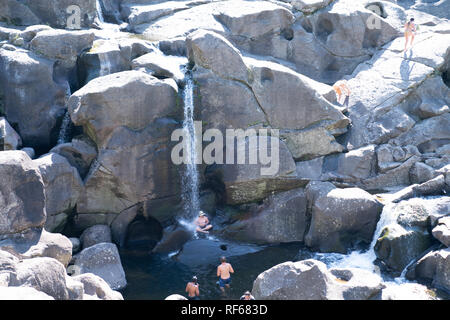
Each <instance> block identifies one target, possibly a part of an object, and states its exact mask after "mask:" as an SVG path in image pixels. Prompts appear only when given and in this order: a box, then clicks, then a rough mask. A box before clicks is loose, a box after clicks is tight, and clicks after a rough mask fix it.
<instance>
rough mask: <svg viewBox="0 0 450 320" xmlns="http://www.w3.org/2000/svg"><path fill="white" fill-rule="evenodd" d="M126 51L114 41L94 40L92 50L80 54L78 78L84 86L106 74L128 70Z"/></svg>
mask: <svg viewBox="0 0 450 320" xmlns="http://www.w3.org/2000/svg"><path fill="white" fill-rule="evenodd" d="M127 53H128V50H126V49H122V48H121V47H120V44H119V43H118V42H117V41H114V40H103V39H98V40H95V41H94V43H93V44H92V48H91V49H90V50H88V51H84V52H83V53H81V55H80V58H79V60H78V66H79V69H78V76H79V78H80V82H81V83H83V84H85V83H88V82H89V81H91V80H92V79H95V78H98V77H102V76H106V75H108V74H112V73H116V72H121V71H126V70H130V62H131V61H130V56H129V55H128V54H127Z"/></svg>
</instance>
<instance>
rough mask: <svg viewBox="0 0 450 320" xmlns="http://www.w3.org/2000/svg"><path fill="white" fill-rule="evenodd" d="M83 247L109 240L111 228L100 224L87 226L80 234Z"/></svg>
mask: <svg viewBox="0 0 450 320" xmlns="http://www.w3.org/2000/svg"><path fill="white" fill-rule="evenodd" d="M80 241H81V244H82V245H83V249H86V248H88V247H91V246H93V245H95V244H97V243H102V242H111V229H110V228H109V227H108V226H106V225H102V224H98V225H95V226H92V227H90V228H87V229H86V230H84V231H83V233H82V234H81V236H80Z"/></svg>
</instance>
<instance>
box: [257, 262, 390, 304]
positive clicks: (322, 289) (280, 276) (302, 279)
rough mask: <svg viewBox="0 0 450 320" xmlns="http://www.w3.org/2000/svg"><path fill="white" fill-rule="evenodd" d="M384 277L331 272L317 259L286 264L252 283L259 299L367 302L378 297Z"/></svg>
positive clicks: (270, 270)
mask: <svg viewBox="0 0 450 320" xmlns="http://www.w3.org/2000/svg"><path fill="white" fill-rule="evenodd" d="M383 288H384V285H383V284H382V282H381V278H380V277H379V276H378V275H376V274H373V273H371V272H369V271H365V270H362V269H351V268H350V269H330V270H327V267H326V265H325V264H324V263H322V262H319V261H316V260H312V259H311V260H303V261H298V262H285V263H282V264H279V265H276V266H275V267H272V268H271V269H269V270H266V271H264V272H263V273H261V274H260V275H259V276H258V277H257V278H256V280H255V281H254V283H253V289H252V294H253V295H254V296H255V298H256V299H258V300H368V299H371V298H374V297H376V296H378V295H379V294H380V293H381V290H382V289H383Z"/></svg>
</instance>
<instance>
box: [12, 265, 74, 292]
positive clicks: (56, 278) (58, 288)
mask: <svg viewBox="0 0 450 320" xmlns="http://www.w3.org/2000/svg"><path fill="white" fill-rule="evenodd" d="M65 277H66V270H65V269H64V266H63V265H62V264H61V263H60V262H58V261H56V260H55V259H52V258H34V259H25V260H23V261H22V262H20V263H19V264H17V271H16V279H15V280H14V281H13V283H12V284H11V285H12V286H24V287H33V288H34V289H36V290H38V291H41V292H44V293H46V294H48V295H49V296H51V297H53V298H54V299H55V300H67V299H68V297H69V296H68V292H67V287H66V278H65Z"/></svg>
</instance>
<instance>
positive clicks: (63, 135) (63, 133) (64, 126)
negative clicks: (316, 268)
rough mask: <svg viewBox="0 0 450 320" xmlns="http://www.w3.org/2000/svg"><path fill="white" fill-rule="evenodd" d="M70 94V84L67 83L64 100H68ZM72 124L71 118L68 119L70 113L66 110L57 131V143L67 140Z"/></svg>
mask: <svg viewBox="0 0 450 320" xmlns="http://www.w3.org/2000/svg"><path fill="white" fill-rule="evenodd" d="M71 95H72V92H71V91H70V86H69V85H68V84H67V88H66V101H67V100H69V98H70V96H71ZM71 125H72V120H71V119H70V113H69V111H67V110H66V113H65V114H64V117H63V120H62V122H61V128H60V129H59V133H58V141H57V142H56V143H57V144H62V143H66V142H68V138H69V133H70V129H71Z"/></svg>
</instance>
